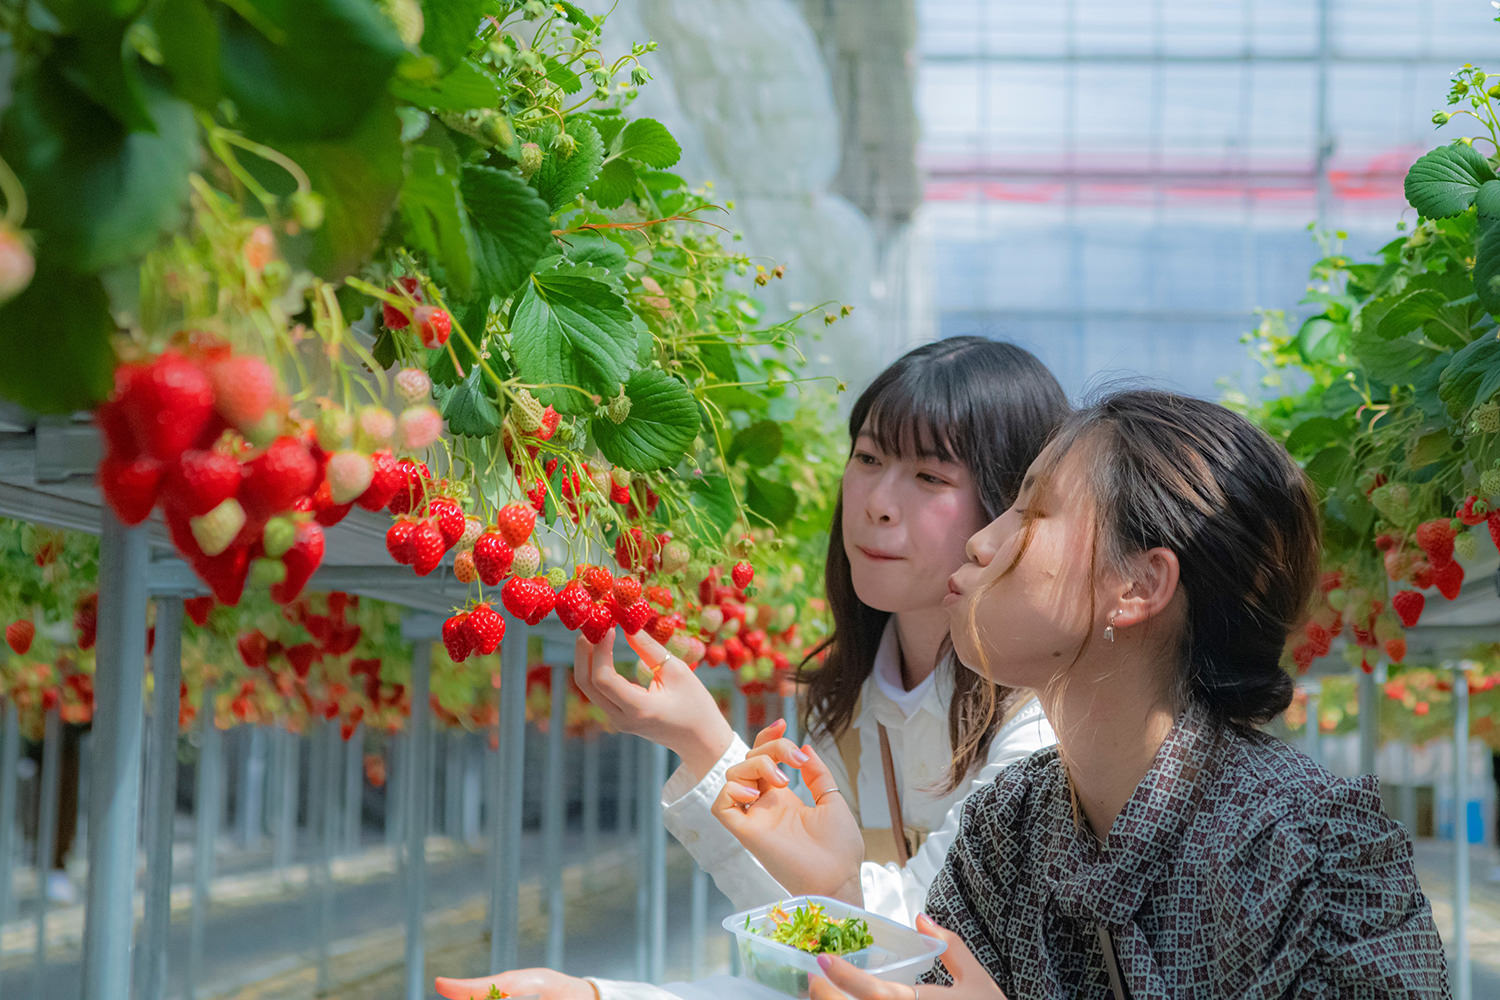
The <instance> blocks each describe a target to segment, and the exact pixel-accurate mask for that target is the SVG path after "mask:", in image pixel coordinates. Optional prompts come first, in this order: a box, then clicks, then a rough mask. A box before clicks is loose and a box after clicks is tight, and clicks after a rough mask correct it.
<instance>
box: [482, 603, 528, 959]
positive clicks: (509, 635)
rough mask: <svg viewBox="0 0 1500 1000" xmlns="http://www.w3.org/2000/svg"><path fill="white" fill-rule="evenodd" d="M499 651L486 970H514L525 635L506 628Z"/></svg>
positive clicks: (510, 624) (517, 627)
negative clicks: (497, 760) (496, 764)
mask: <svg viewBox="0 0 1500 1000" xmlns="http://www.w3.org/2000/svg"><path fill="white" fill-rule="evenodd" d="M506 626H507V628H506V634H505V644H504V646H503V647H501V650H500V766H499V767H498V768H496V772H497V774H498V776H499V778H500V782H499V784H500V788H499V795H497V796H496V797H495V806H496V809H497V814H496V817H495V822H494V824H493V825H492V826H491V830H492V831H493V834H494V838H495V839H494V843H493V844H492V845H491V848H490V849H491V851H492V852H493V853H494V855H495V867H494V871H493V873H492V874H493V877H494V882H493V883H492V884H491V887H490V894H491V898H490V968H492V969H513V968H515V966H516V954H517V945H518V940H517V934H518V932H519V930H520V927H519V924H518V922H517V921H518V917H519V914H518V913H517V910H516V896H517V893H518V891H519V889H520V884H521V819H522V795H523V794H524V793H525V790H526V786H525V784H524V781H525V778H524V771H525V763H526V759H525V758H526V639H527V633H528V632H529V629H528V628H526V627H525V626H523V625H522V624H521V623H519V622H517V621H514V620H508V621H507V622H506Z"/></svg>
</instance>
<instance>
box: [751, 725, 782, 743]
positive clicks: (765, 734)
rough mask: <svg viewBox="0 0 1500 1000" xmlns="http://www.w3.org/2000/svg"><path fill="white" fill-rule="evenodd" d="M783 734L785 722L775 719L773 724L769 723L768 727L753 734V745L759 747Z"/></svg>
mask: <svg viewBox="0 0 1500 1000" xmlns="http://www.w3.org/2000/svg"><path fill="white" fill-rule="evenodd" d="M784 732H786V720H785V719H777V720H776V721H775V722H773V723H771V724H770V725H769V726H767V727H766V728H764V729H762V730H761V731H760V732H758V733H756V734H755V745H756V746H760V745H761V744H763V743H769V742H770V741H772V740H774V739H776V738H777V737H779V736H780V735H781V734H782V733H784Z"/></svg>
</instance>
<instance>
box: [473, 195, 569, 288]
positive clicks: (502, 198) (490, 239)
mask: <svg viewBox="0 0 1500 1000" xmlns="http://www.w3.org/2000/svg"><path fill="white" fill-rule="evenodd" d="M460 190H461V191H462V192H463V197H464V203H465V205H466V206H467V207H468V211H469V221H470V224H471V226H472V227H473V230H474V239H475V244H476V246H477V248H478V253H477V255H476V257H475V259H474V263H475V267H476V269H477V273H478V278H479V281H480V283H481V284H482V285H483V286H484V287H486V288H487V289H489V290H490V291H493V292H501V293H505V292H509V291H511V290H512V289H514V288H515V287H516V286H517V285H519V284H520V283H521V282H522V281H524V280H525V278H526V275H527V274H529V273H530V272H531V268H532V267H533V266H534V265H535V264H536V262H537V260H538V259H539V258H540V257H541V256H542V254H543V253H544V252H545V251H546V249H547V243H548V240H549V239H550V237H551V232H552V229H551V225H550V223H549V221H548V215H549V213H548V209H547V205H546V203H545V202H543V201H542V200H541V199H540V198H538V197H537V193H536V192H535V191H533V190H532V189H531V187H530V186H529V185H528V184H527V183H526V182H525V181H523V180H521V178H520V177H519V176H517V175H516V174H514V173H512V172H511V171H509V170H496V169H495V168H494V167H483V166H466V167H464V170H463V178H462V180H461V181H460Z"/></svg>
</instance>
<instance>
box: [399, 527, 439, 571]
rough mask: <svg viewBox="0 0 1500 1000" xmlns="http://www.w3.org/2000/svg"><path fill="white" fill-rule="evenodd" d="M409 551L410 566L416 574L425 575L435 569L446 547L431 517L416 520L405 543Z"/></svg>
mask: <svg viewBox="0 0 1500 1000" xmlns="http://www.w3.org/2000/svg"><path fill="white" fill-rule="evenodd" d="M407 545H408V548H409V549H410V551H411V568H412V569H414V570H416V573H417V575H418V576H426V575H427V574H428V573H431V572H432V571H433V570H435V569H437V567H438V564H439V563H441V562H442V561H443V553H444V552H447V551H448V549H447V547H446V546H444V545H443V533H442V532H441V531H440V530H438V526H437V524H436V523H435V522H434V521H433V520H432V519H430V518H429V519H426V520H422V521H418V522H417V526H416V527H415V528H413V529H412V531H411V540H410V541H409V542H408V543H407Z"/></svg>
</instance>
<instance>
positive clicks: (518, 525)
mask: <svg viewBox="0 0 1500 1000" xmlns="http://www.w3.org/2000/svg"><path fill="white" fill-rule="evenodd" d="M535 527H536V511H534V510H531V509H530V508H528V507H523V506H522V505H520V504H518V503H511V504H506V505H505V506H504V507H501V508H500V513H499V514H497V515H495V528H496V530H498V531H499V532H500V534H501V536H502V537H504V539H505V541H506V542H507V543H509V544H510V547H511V548H515V547H516V546H517V545H522V544H524V543H525V541H526V539H528V538H530V537H531V532H532V529H533V528H535Z"/></svg>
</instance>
